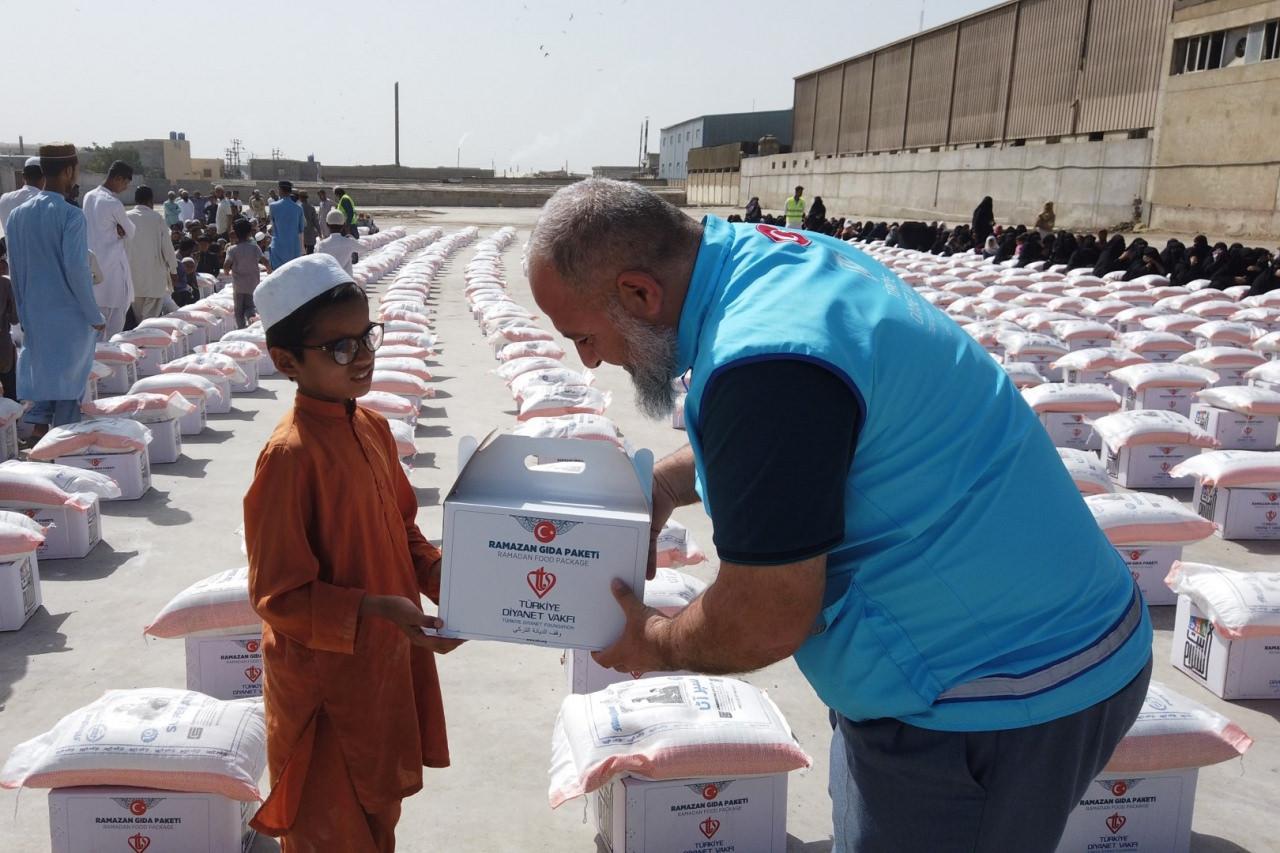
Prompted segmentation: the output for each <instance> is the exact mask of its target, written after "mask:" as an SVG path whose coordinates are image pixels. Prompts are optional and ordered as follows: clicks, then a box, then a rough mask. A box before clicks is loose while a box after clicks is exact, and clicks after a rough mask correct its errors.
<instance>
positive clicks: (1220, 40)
mask: <svg viewBox="0 0 1280 853" xmlns="http://www.w3.org/2000/svg"><path fill="white" fill-rule="evenodd" d="M1226 41H1227V32H1226V30H1219V31H1218V32H1216V33H1205V34H1204V35H1199V36H1191V37H1190V38H1184V39H1178V40H1177V41H1176V42H1174V45H1173V69H1172V73H1174V74H1193V73H1195V72H1197V71H1211V70H1213V69H1215V68H1221V67H1222V58H1223V57H1222V52H1223V47H1224V45H1225V44H1226ZM1232 47H1233V48H1234V45H1232ZM1228 58H1230V57H1228Z"/></svg>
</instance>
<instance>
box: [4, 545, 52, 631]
mask: <svg viewBox="0 0 1280 853" xmlns="http://www.w3.org/2000/svg"><path fill="white" fill-rule="evenodd" d="M41 601H42V599H41V597H40V566H39V564H38V563H37V560H36V554H35V552H34V551H32V552H31V553H29V554H23V555H21V556H19V557H16V558H15V559H12V560H9V561H8V562H4V563H0V631H16V630H18V629H19V628H21V627H22V626H23V625H25V624H27V620H28V619H30V618H31V614H32V613H35V612H36V608H37V607H39V606H40V603H41Z"/></svg>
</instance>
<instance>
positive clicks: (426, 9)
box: [0, 0, 994, 173]
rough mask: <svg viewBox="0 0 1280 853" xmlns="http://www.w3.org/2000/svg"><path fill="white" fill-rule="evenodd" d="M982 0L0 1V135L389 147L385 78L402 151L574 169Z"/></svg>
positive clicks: (765, 101) (777, 93)
mask: <svg viewBox="0 0 1280 853" xmlns="http://www.w3.org/2000/svg"><path fill="white" fill-rule="evenodd" d="M993 3H994V0H899V2H889V3H884V2H879V0H877V2H867V0H843V1H842V0H826V2H809V0H786V2H781V3H778V2H767V3H766V2H759V0H736V2H731V1H730V0H684V2H674V0H648V1H647V2H641V0H594V1H593V2H589V0H488V2H475V0H472V1H471V2H466V0H461V2H460V0H449V2H439V1H438V0H418V2H407V0H401V2H396V3H393V2H383V0H362V2H351V0H346V2H332V0H308V2H305V3H301V2H289V1H288V0H282V2H255V3H249V4H244V3H233V4H230V5H226V4H198V5H193V4H184V3H180V2H174V0H168V2H150V0H115V2H110V3H108V2H105V0H46V2H42V3H38V4H32V3H29V2H25V0H0V21H3V22H4V24H5V27H4V29H5V30H8V31H9V37H7V38H5V39H4V40H3V42H0V57H2V58H3V64H4V66H5V67H6V68H8V69H15V68H16V69H26V71H25V73H20V74H18V75H17V77H16V78H15V77H14V76H12V71H11V72H10V75H9V76H8V83H9V85H5V86H2V87H0V142H16V141H17V137H18V135H19V134H21V135H22V136H24V137H25V139H26V140H27V141H28V142H31V141H59V140H65V141H71V142H75V143H76V144H78V145H88V144H90V143H98V144H108V143H109V142H111V141H113V140H117V139H142V138H156V137H164V136H167V135H168V133H169V131H172V130H178V131H183V132H185V133H186V135H187V139H189V140H190V141H191V150H192V155H193V156H196V157H222V156H223V154H224V151H225V149H226V148H227V146H228V145H229V144H230V140H231V139H232V138H233V137H235V138H239V139H241V140H242V141H243V145H244V147H245V149H246V152H251V153H252V154H253V155H255V156H259V157H269V156H271V152H272V149H273V148H278V149H280V151H281V152H282V156H284V157H288V158H294V159H305V158H306V156H307V155H308V154H314V155H315V156H316V158H317V159H319V160H320V161H321V162H322V163H330V164H333V165H353V164H371V163H390V162H393V160H394V134H393V126H394V121H393V101H392V84H393V83H394V82H395V81H397V80H398V81H399V82H400V160H401V163H402V164H404V165H406V166H442V165H453V164H454V163H455V162H459V159H460V162H461V164H462V165H464V166H472V167H480V168H487V167H490V166H491V165H492V166H493V167H494V168H496V169H497V171H498V172H499V173H502V171H503V170H504V169H509V170H515V169H517V168H518V169H519V171H520V172H529V171H531V170H534V169H556V168H562V167H563V166H564V165H565V164H566V162H567V163H568V166H569V168H570V169H571V170H573V171H578V172H584V171H587V170H588V169H590V167H591V166H595V165H624V164H631V163H635V162H637V160H638V157H639V153H640V125H641V124H642V123H643V122H644V120H645V118H646V117H648V119H649V150H650V151H657V150H658V146H659V135H658V130H659V128H661V127H663V126H669V125H672V124H676V123H678V122H680V121H683V120H685V119H688V118H693V117H695V116H698V115H703V114H708V113H724V112H745V111H749V110H752V109H757V110H769V109H787V108H789V107H790V106H791V101H792V90H793V78H794V77H795V75H797V74H802V73H804V72H806V71H810V70H813V69H816V68H820V67H822V66H824V65H828V64H831V63H833V62H836V61H838V60H841V59H844V58H847V57H849V56H853V55H855V54H858V53H862V52H864V51H867V50H870V49H872V48H875V47H877V46H879V45H881V44H884V43H886V42H889V41H893V40H895V39H898V38H901V37H903V36H906V35H910V34H911V33H914V32H916V31H917V30H918V29H919V26H920V16H921V9H922V6H923V11H924V25H925V27H932V26H936V25H938V24H941V23H945V22H946V21H949V20H952V19H954V18H957V17H960V16H962V15H967V14H970V13H972V12H975V11H978V10H979V9H982V8H986V7H988V6H991V5H993ZM227 9H236V10H237V11H236V13H235V14H234V15H228V14H227V13H226V12H224V11H223V10H227ZM33 13H34V14H33ZM28 19H29V20H28ZM52 21H57V22H58V23H57V25H56V26H52V27H50V22H52ZM28 27H30V28H31V29H32V30H33V31H34V32H38V33H40V36H39V37H37V38H25V37H18V36H15V33H19V32H22V31H23V30H24V29H26V28H28ZM55 42H61V43H62V44H63V45H65V47H63V48H61V49H60V48H58V47H57V45H56V43H55ZM140 48H141V50H140ZM27 74H30V75H31V77H30V79H31V80H33V81H36V80H38V83H39V89H38V91H35V90H33V89H32V88H29V87H26V86H23V85H21V81H22V78H23V77H24V76H26V75H27ZM15 83H17V85H14V84H15Z"/></svg>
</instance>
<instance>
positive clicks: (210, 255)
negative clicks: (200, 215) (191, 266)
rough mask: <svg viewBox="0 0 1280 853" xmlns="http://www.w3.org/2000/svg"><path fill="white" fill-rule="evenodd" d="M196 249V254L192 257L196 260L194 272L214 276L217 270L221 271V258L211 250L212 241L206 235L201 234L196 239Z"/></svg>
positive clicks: (215, 251)
mask: <svg viewBox="0 0 1280 853" xmlns="http://www.w3.org/2000/svg"><path fill="white" fill-rule="evenodd" d="M196 247H197V248H196V253H195V255H194V256H193V257H194V258H195V259H196V272H202V273H206V274H208V275H212V276H216V275H217V274H218V270H220V269H222V258H221V257H219V255H218V252H217V250H215V249H214V248H213V240H212V239H211V238H210V237H209V235H208V233H202V234H201V235H200V236H199V237H197V238H196Z"/></svg>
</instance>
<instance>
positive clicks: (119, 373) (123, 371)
mask: <svg viewBox="0 0 1280 853" xmlns="http://www.w3.org/2000/svg"><path fill="white" fill-rule="evenodd" d="M110 366H111V375H110V376H107V377H105V378H103V379H99V380H98V393H99V394H101V395H103V396H108V395H111V394H128V393H129V389H130V388H132V387H133V383H135V382H137V381H138V363H137V362H136V361H127V362H126V361H113V362H110Z"/></svg>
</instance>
